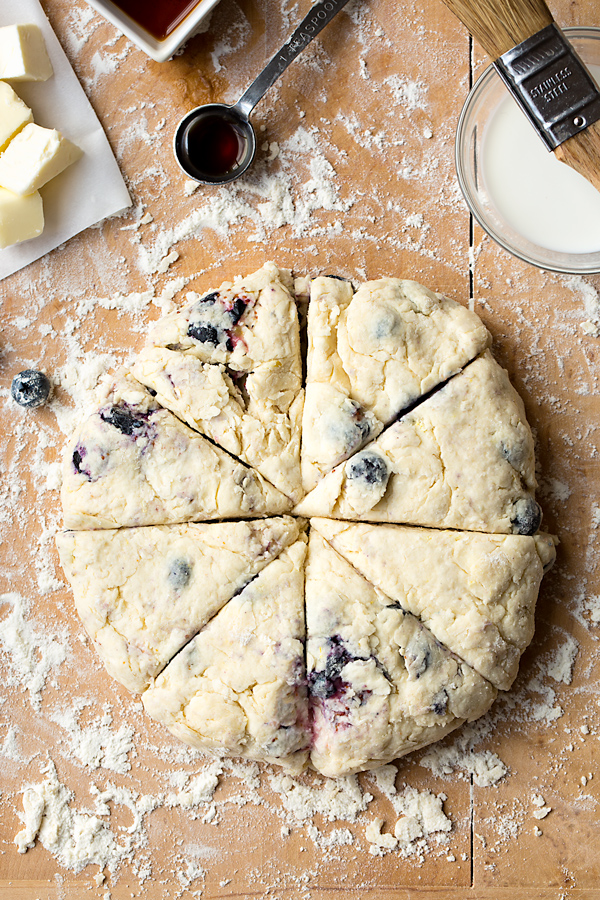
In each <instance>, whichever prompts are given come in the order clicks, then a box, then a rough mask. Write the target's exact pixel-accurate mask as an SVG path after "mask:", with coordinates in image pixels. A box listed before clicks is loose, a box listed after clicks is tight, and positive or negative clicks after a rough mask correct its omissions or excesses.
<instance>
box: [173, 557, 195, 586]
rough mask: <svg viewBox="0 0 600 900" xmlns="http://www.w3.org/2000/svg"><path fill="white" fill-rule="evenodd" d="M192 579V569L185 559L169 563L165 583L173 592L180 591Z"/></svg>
mask: <svg viewBox="0 0 600 900" xmlns="http://www.w3.org/2000/svg"><path fill="white" fill-rule="evenodd" d="M191 577H192V567H191V565H190V564H189V563H188V562H186V560H185V559H176V560H175V561H174V562H173V563H171V567H170V569H169V574H168V575H167V581H168V582H169V587H171V588H173V590H174V591H182V590H183V589H184V588H185V587H187V585H188V584H189V581H190V578H191Z"/></svg>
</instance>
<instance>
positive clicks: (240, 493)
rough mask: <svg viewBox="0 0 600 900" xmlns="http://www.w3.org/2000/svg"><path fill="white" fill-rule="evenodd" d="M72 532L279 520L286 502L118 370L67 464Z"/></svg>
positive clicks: (65, 498)
mask: <svg viewBox="0 0 600 900" xmlns="http://www.w3.org/2000/svg"><path fill="white" fill-rule="evenodd" d="M61 499H62V504H63V511H64V523H65V527H66V528H75V529H88V528H118V527H122V526H140V525H154V524H169V523H175V522H189V521H208V520H211V519H225V518H229V519H240V518H252V517H254V516H265V515H269V514H270V515H278V514H280V513H283V512H286V511H288V510H289V508H290V502H289V500H288V498H287V497H286V496H285V495H284V494H282V493H281V492H280V491H278V490H277V488H275V487H273V486H272V485H271V484H270V483H269V482H267V481H266V480H265V479H264V478H263V477H262V475H260V474H259V473H258V472H256V471H254V470H253V469H250V468H248V467H247V466H245V465H244V464H243V463H241V462H239V461H238V460H236V459H234V458H233V457H231V456H230V455H229V454H228V453H226V452H225V451H224V450H221V449H220V448H219V447H216V446H215V445H214V444H212V443H211V442H210V441H208V440H207V439H206V438H205V437H203V436H202V435H200V434H198V433H197V432H195V431H192V429H191V428H188V426H187V425H184V423H183V422H181V421H180V420H179V419H178V418H177V417H176V416H174V415H173V413H171V412H169V411H168V410H166V409H163V407H162V406H160V404H159V403H158V402H157V401H156V399H155V398H154V397H153V396H152V394H151V393H149V392H148V391H147V390H146V388H145V387H143V386H142V385H141V384H140V383H139V382H138V381H137V380H136V379H134V378H133V377H132V376H131V375H130V374H127V373H126V372H119V373H117V375H116V377H115V380H114V381H113V382H112V383H111V384H109V385H108V386H107V387H106V388H105V389H104V395H103V397H102V398H101V399H100V401H99V405H98V407H97V409H96V410H95V411H94V412H93V413H92V414H91V415H89V416H88V417H87V418H86V419H85V421H84V422H83V423H82V424H81V426H80V427H79V428H78V429H77V430H76V432H75V434H74V435H73V436H72V438H71V440H70V442H69V444H68V445H67V449H66V452H65V456H64V459H63V483H62V492H61Z"/></svg>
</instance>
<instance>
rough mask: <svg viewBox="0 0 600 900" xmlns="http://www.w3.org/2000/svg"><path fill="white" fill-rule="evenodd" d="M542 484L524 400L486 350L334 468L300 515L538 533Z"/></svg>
mask: <svg viewBox="0 0 600 900" xmlns="http://www.w3.org/2000/svg"><path fill="white" fill-rule="evenodd" d="M535 486H536V484H535V457H534V443H533V437H532V434H531V429H530V428H529V425H528V424H527V419H526V417H525V408H524V406H523V401H522V400H521V398H520V397H519V395H518V394H517V392H516V391H515V389H514V388H513V386H512V385H511V383H510V381H509V378H508V373H507V372H506V371H505V370H504V369H503V368H502V366H500V365H498V363H497V362H496V361H495V360H494V358H493V357H492V355H491V353H490V352H489V350H488V351H486V352H485V353H484V354H483V355H482V356H480V357H479V358H478V359H476V360H475V361H474V362H472V363H470V364H469V365H468V366H467V367H466V368H465V369H464V370H463V371H462V372H460V373H459V374H458V375H455V376H454V378H451V379H450V380H449V381H448V382H446V384H445V385H444V386H443V387H442V388H441V389H440V390H439V391H436V392H435V393H434V394H432V395H431V396H430V397H428V398H427V399H426V400H424V401H423V402H422V403H420V404H419V405H418V406H417V407H416V408H415V409H414V410H412V411H411V412H409V413H407V414H406V415H403V416H402V417H401V418H400V419H399V420H398V421H397V422H394V423H393V424H392V425H390V426H389V427H388V428H387V429H386V430H385V431H384V432H383V433H382V434H380V435H379V437H378V438H377V439H376V440H375V441H373V442H372V443H370V444H369V445H368V446H367V447H365V448H364V449H363V450H361V451H359V452H358V453H357V454H355V455H354V456H353V457H351V458H350V459H349V460H347V461H346V462H343V463H340V465H338V466H336V467H335V469H333V471H332V472H330V473H329V474H328V475H326V476H325V478H323V479H322V480H321V481H320V482H319V484H318V485H317V486H316V487H315V488H314V490H313V491H311V493H310V494H308V496H306V497H305V498H304V499H303V500H302V501H301V502H300V504H299V505H298V506H297V507H296V510H295V512H297V513H298V514H299V515H303V516H325V517H328V518H329V517H331V518H336V519H347V520H358V521H369V522H396V523H400V522H401V523H406V524H410V525H425V526H433V527H436V528H444V529H446V528H460V529H461V530H467V531H469V530H471V531H485V532H490V533H500V534H511V533H513V534H533V533H535V532H536V531H537V530H538V528H539V525H540V520H541V510H540V508H539V506H538V504H537V503H536V501H535V497H534V494H535Z"/></svg>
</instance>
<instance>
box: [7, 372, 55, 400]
mask: <svg viewBox="0 0 600 900" xmlns="http://www.w3.org/2000/svg"><path fill="white" fill-rule="evenodd" d="M50 388H51V384H50V379H49V378H48V376H47V375H44V373H43V372H38V370H37V369H25V371H23V372H19V374H18V375H15V377H14V378H13V380H12V384H11V386H10V395H11V397H12V398H13V400H14V401H15V403H18V404H19V406H25V407H26V408H27V409H36V408H37V407H38V406H43V405H44V403H45V402H46V400H47V399H48V397H49V395H50Z"/></svg>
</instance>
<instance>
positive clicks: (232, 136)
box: [181, 113, 248, 181]
mask: <svg viewBox="0 0 600 900" xmlns="http://www.w3.org/2000/svg"><path fill="white" fill-rule="evenodd" d="M247 149H248V140H247V138H246V136H245V134H244V132H243V131H242V129H241V128H240V127H239V125H237V124H236V123H235V122H234V121H233V120H231V119H229V118H227V117H226V116H224V115H220V114H215V113H211V114H207V115H205V116H199V117H198V118H197V119H193V120H192V121H191V122H190V123H189V125H188V126H187V128H186V129H185V130H184V132H183V134H182V136H181V154H182V157H183V159H184V162H185V164H186V167H187V169H188V171H189V172H190V174H193V175H194V177H196V178H198V179H200V180H201V181H202V180H204V178H205V177H206V176H208V177H209V178H210V179H218V178H220V177H226V176H227V175H230V174H231V173H232V172H234V171H235V170H236V169H237V168H238V166H239V165H240V163H241V162H242V160H243V159H244V157H245V155H246V151H247Z"/></svg>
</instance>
